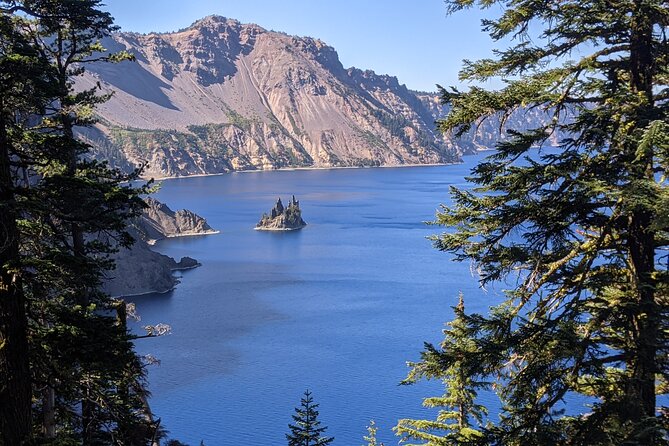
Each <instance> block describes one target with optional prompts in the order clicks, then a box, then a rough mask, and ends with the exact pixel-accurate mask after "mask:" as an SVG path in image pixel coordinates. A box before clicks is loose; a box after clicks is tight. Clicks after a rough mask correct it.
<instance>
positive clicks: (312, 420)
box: [286, 390, 334, 446]
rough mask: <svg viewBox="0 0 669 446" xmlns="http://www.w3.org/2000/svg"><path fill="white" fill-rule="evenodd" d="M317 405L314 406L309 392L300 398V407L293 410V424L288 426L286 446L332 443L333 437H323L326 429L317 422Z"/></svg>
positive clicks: (314, 445) (316, 445)
mask: <svg viewBox="0 0 669 446" xmlns="http://www.w3.org/2000/svg"><path fill="white" fill-rule="evenodd" d="M317 409H318V404H314V399H313V398H312V397H311V392H309V390H307V391H305V392H304V397H303V398H301V406H300V407H296V408H295V413H296V415H293V420H294V421H295V424H289V425H288V427H289V428H290V434H286V439H287V440H288V446H320V445H326V444H330V443H332V441H333V440H334V437H323V436H321V434H322V433H323V432H325V431H326V430H327V427H325V426H323V427H321V422H320V421H319V420H318V410H317Z"/></svg>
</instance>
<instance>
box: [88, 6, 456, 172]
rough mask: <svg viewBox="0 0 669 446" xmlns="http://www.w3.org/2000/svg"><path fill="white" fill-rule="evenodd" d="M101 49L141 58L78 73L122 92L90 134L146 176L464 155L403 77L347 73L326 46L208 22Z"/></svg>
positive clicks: (116, 39)
mask: <svg viewBox="0 0 669 446" xmlns="http://www.w3.org/2000/svg"><path fill="white" fill-rule="evenodd" d="M103 43H104V45H105V46H106V47H107V48H108V49H109V50H122V49H125V50H128V51H130V52H131V53H134V54H135V55H136V58H137V62H135V63H130V62H128V63H121V64H93V65H92V66H91V67H90V68H89V69H88V71H87V73H86V74H85V76H83V77H82V78H81V81H80V82H81V84H82V87H90V86H93V85H96V84H97V83H98V82H99V83H100V85H102V87H103V89H104V90H116V93H115V94H114V96H113V97H112V98H111V99H110V100H109V101H108V102H106V103H104V104H101V105H100V106H99V107H98V113H99V114H100V118H101V120H100V123H99V124H98V126H97V127H96V128H95V129H94V130H93V131H88V132H87V134H86V136H87V138H88V139H89V140H90V142H92V143H93V144H94V145H95V147H98V150H99V151H100V156H104V157H105V158H106V159H112V162H113V163H114V164H115V165H118V166H119V167H123V168H127V167H128V166H138V165H140V164H142V163H148V167H147V170H146V171H145V175H147V176H158V177H164V176H179V175H193V174H208V173H220V172H227V171H233V170H252V169H276V168H282V167H332V166H379V165H402V164H424V163H446V162H453V161H456V160H458V157H459V152H458V148H457V147H456V146H455V145H454V144H452V143H451V142H450V141H448V140H446V139H444V138H443V137H442V135H441V134H440V133H438V132H437V131H436V130H435V125H434V122H433V121H434V116H433V114H432V113H431V111H430V110H429V108H427V107H425V105H424V104H423V102H421V100H420V99H419V98H418V96H417V95H416V93H414V92H412V91H410V90H408V89H407V88H406V87H405V86H404V85H401V84H400V83H399V82H398V80H397V78H395V77H392V76H381V75H377V74H375V73H374V72H372V71H362V70H358V69H355V68H351V69H344V67H343V66H342V64H341V62H340V61H339V57H338V55H337V52H336V51H335V50H334V49H333V48H332V47H330V46H328V45H326V44H325V43H323V42H322V41H320V40H318V39H313V38H309V37H295V36H289V35H286V34H283V33H279V32H273V31H267V30H265V29H263V28H261V27H259V26H257V25H252V24H241V23H239V22H237V21H235V20H230V19H226V18H224V17H219V16H210V17H206V18H204V19H202V20H199V21H197V22H195V23H194V24H193V25H192V26H190V27H189V28H187V29H184V30H181V31H178V32H175V33H163V34H148V35H141V34H134V33H119V34H115V35H114V36H113V38H111V39H107V41H105V42H103ZM114 151H115V153H116V154H115V155H113V156H112V152H114Z"/></svg>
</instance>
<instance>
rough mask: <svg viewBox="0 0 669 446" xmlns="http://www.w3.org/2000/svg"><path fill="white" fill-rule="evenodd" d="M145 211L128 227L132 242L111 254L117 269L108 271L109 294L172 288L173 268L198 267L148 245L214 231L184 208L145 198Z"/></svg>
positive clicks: (105, 285)
mask: <svg viewBox="0 0 669 446" xmlns="http://www.w3.org/2000/svg"><path fill="white" fill-rule="evenodd" d="M146 203H147V205H148V207H147V209H145V210H144V213H143V214H142V215H141V216H140V217H139V218H138V219H137V220H136V221H135V222H133V223H132V225H131V226H130V228H129V229H128V230H129V232H130V234H131V235H132V236H133V238H134V239H135V243H134V244H133V245H132V247H130V248H129V249H127V248H120V249H119V251H118V252H117V253H116V254H114V255H113V256H112V258H113V260H114V261H115V264H116V268H115V269H114V270H113V271H109V272H108V273H107V278H106V280H105V281H104V283H103V290H104V291H105V292H106V293H108V294H110V295H112V296H133V295H139V294H147V293H156V292H157V293H163V292H167V291H170V290H171V289H173V288H174V287H175V286H176V285H177V284H178V283H179V279H178V278H176V277H175V276H174V274H173V272H174V271H177V270H184V269H191V268H195V267H197V266H200V263H198V261H197V260H195V259H193V258H191V257H182V258H181V260H179V261H178V262H177V261H176V260H175V259H173V258H172V257H169V256H166V255H164V254H160V253H158V252H155V251H153V250H152V249H151V248H150V244H153V243H155V242H156V241H157V240H161V239H164V238H167V237H180V236H186V235H204V234H215V233H217V231H214V230H213V229H212V228H211V227H210V226H209V225H208V224H207V222H206V220H205V219H204V218H202V217H200V216H199V215H197V214H195V213H193V212H191V211H187V210H182V211H177V212H174V211H172V210H171V209H170V208H169V207H168V206H167V205H165V204H163V203H161V202H159V201H158V200H155V199H153V198H148V199H147V200H146Z"/></svg>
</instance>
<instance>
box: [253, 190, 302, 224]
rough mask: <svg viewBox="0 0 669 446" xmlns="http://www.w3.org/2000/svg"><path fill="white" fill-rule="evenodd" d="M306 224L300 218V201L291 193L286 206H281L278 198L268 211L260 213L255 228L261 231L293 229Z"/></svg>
mask: <svg viewBox="0 0 669 446" xmlns="http://www.w3.org/2000/svg"><path fill="white" fill-rule="evenodd" d="M306 225H307V223H306V222H305V221H304V220H302V211H301V210H300V202H299V201H297V200H296V199H295V195H293V197H292V199H291V200H290V201H289V202H288V206H287V207H284V206H283V203H281V198H279V199H278V200H277V201H276V204H275V205H274V207H273V208H272V210H271V211H270V213H269V214H263V215H262V218H261V219H260V221H259V222H258V224H257V225H256V227H255V229H257V230H261V231H293V230H296V229H302V228H304V227H305V226H306Z"/></svg>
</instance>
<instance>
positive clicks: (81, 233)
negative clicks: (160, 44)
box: [0, 0, 156, 445]
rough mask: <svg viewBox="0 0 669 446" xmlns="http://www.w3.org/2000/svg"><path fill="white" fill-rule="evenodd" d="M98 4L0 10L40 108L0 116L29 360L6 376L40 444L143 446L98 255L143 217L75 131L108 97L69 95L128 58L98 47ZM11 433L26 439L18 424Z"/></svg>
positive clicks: (136, 393)
mask: <svg viewBox="0 0 669 446" xmlns="http://www.w3.org/2000/svg"><path fill="white" fill-rule="evenodd" d="M100 6H101V2H100V1H95V0H79V1H58V0H38V1H30V2H28V1H2V2H0V13H1V15H0V18H2V20H3V25H4V23H5V21H6V22H7V23H9V24H11V30H12V32H14V33H15V34H17V35H18V36H20V37H21V39H22V42H23V43H24V44H25V46H26V47H28V48H29V50H30V51H29V52H30V55H31V57H33V58H34V59H35V60H37V61H38V62H39V63H40V67H41V70H40V71H39V75H37V74H35V75H34V76H33V77H31V78H28V79H29V80H32V81H33V83H35V82H37V81H38V80H39V81H41V84H40V85H39V89H37V88H35V91H34V93H35V94H33V96H29V97H31V98H33V99H34V98H41V99H42V100H41V105H42V107H41V109H40V108H38V107H37V106H36V105H33V106H32V108H31V109H23V108H20V107H17V106H16V104H10V105H9V106H8V107H7V108H3V112H5V113H6V114H5V115H3V116H11V118H12V119H11V120H7V121H3V124H5V123H6V122H11V123H12V124H13V126H12V135H13V138H14V139H13V140H12V142H13V145H12V146H11V149H12V152H11V153H10V157H9V158H10V160H11V164H12V170H11V171H10V175H9V179H8V180H7V182H11V188H10V189H7V190H9V191H10V192H12V193H13V194H14V195H13V201H10V202H9V204H10V205H12V206H14V209H10V210H12V211H13V212H11V213H8V214H4V213H3V217H5V216H11V217H12V218H13V221H14V222H15V223H14V224H15V227H16V228H17V229H18V232H17V234H15V235H16V237H15V238H14V239H13V243H15V245H14V248H12V249H13V251H12V252H13V253H16V252H17V250H16V249H15V247H16V243H20V255H19V256H18V258H17V259H15V260H16V261H15V262H14V263H13V264H12V265H11V267H12V268H13V269H12V271H13V272H15V273H14V274H15V276H16V277H18V278H19V279H21V281H18V280H15V281H14V283H17V284H20V285H21V287H20V291H21V292H22V293H23V296H24V298H26V300H27V302H28V305H29V310H30V311H29V312H24V315H23V318H20V317H16V318H15V319H16V323H17V324H18V323H23V324H24V325H27V326H28V333H27V334H28V335H29V340H30V341H31V344H30V350H29V351H26V350H27V348H24V351H22V358H21V359H23V360H24V361H28V360H29V361H30V362H29V363H30V370H29V371H26V370H25V369H23V368H20V367H17V368H16V369H15V370H13V371H12V372H13V373H14V374H15V375H17V376H18V375H20V376H21V379H23V380H24V381H23V382H24V383H25V382H27V383H28V384H27V385H28V389H29V388H30V382H31V381H32V382H33V389H34V401H37V402H38V403H36V404H35V405H34V407H33V408H34V409H35V411H34V412H35V415H37V417H35V418H36V419H35V420H34V421H35V425H34V429H33V432H32V433H31V434H32V436H33V437H38V438H40V437H41V438H40V440H39V441H41V442H75V443H80V444H84V445H90V444H112V443H113V444H124V445H144V444H147V443H148V442H149V441H150V439H151V437H152V436H154V431H155V430H156V426H154V425H153V423H152V422H151V419H150V416H147V408H146V404H145V403H146V390H145V388H144V382H143V375H144V371H143V366H142V364H141V362H140V360H139V358H138V357H137V355H136V354H135V353H134V351H133V346H132V342H131V341H132V336H131V335H130V333H129V332H128V330H127V327H126V325H125V303H124V302H122V301H117V300H113V299H110V298H109V296H106V295H105V294H104V293H102V292H101V291H100V284H101V280H102V277H103V274H104V273H105V271H106V270H108V269H109V268H111V267H112V266H113V265H112V263H111V262H110V261H109V258H108V255H109V254H110V253H112V252H114V250H115V249H117V246H128V245H129V244H130V243H131V242H132V239H131V238H130V236H129V234H128V233H127V231H126V225H127V220H128V219H129V218H132V217H134V216H135V215H137V213H138V212H139V211H140V209H141V208H142V206H143V203H142V201H141V200H140V198H139V194H140V193H144V192H146V190H147V189H146V188H145V187H140V188H135V187H133V186H132V185H131V184H132V183H131V182H132V181H133V180H134V179H136V178H137V175H138V172H134V173H132V174H130V175H126V174H122V173H121V172H119V171H117V170H114V169H110V168H108V166H107V165H106V164H105V163H101V162H97V161H94V160H92V159H91V157H90V154H89V153H88V152H89V147H88V146H87V145H86V144H83V143H82V142H81V141H80V140H79V139H78V138H77V136H76V133H75V131H74V130H75V127H76V126H81V125H88V124H91V123H92V122H93V120H94V115H93V108H94V107H95V105H96V104H98V103H100V102H101V101H103V100H105V98H106V97H105V96H104V95H101V96H100V95H98V93H97V91H96V89H95V88H93V89H91V90H84V91H81V90H75V88H74V79H75V78H76V77H77V76H79V75H81V74H82V73H83V72H84V70H85V66H86V64H87V63H89V62H91V61H120V60H123V59H127V58H128V56H127V55H126V54H108V53H106V52H105V50H104V48H102V46H101V45H100V43H99V41H100V39H101V38H103V37H104V36H106V35H108V34H109V33H110V32H111V31H113V30H114V29H115V28H114V27H113V20H112V18H111V16H110V15H109V14H108V13H105V12H103V11H101V10H100V9H99V8H100ZM4 43H5V40H4V39H3V44H4ZM5 48H7V46H5ZM19 56H21V54H19ZM22 56H23V59H19V58H16V57H13V58H11V59H10V58H7V60H11V61H13V62H14V65H18V64H17V62H22V63H23V62H26V61H25V60H24V59H26V56H25V55H22ZM4 60H5V59H3V62H4ZM20 66H23V67H29V64H27V63H23V65H20ZM2 68H4V66H3V67H2ZM13 70H14V72H16V74H17V78H18V79H25V74H24V73H23V72H21V71H16V67H13ZM21 75H23V77H22V78H21V77H18V76H21ZM10 79H11V78H10V77H3V78H2V81H5V80H10ZM26 83H28V82H24V84H26ZM7 85H9V84H7ZM3 87H4V85H3ZM7 98H8V99H11V97H10V96H7ZM5 110H8V111H5ZM26 116H27V118H29V119H19V118H23V117H26ZM4 128H7V127H4ZM2 149H5V147H4V146H3V148H2ZM5 180H6V178H5V177H3V178H2V181H5ZM3 198H4V197H3ZM16 203H18V205H17V204H16ZM3 205H4V203H3ZM10 228H11V227H10ZM3 266H4V264H3ZM3 271H4V269H3ZM3 279H4V276H3ZM114 313H116V314H117V317H114V316H113V314H114ZM26 318H27V320H26ZM0 330H2V328H0ZM3 335H4V332H3ZM16 339H17V337H16V336H14V338H13V342H16ZM19 339H20V338H19ZM24 347H25V345H24ZM2 353H4V351H3V352H2ZM1 362H2V360H1V359H0V363H1ZM2 365H3V364H0V371H3V370H2ZM2 397H3V401H4V395H2ZM23 401H24V403H25V399H24V400H23ZM27 402H28V412H26V411H25V410H24V411H23V414H24V417H25V414H26V413H27V414H28V416H29V415H30V412H29V409H30V391H28V397H27ZM3 409H5V407H3ZM9 410H11V408H7V412H8V413H9ZM3 417H4V414H3ZM4 420H9V421H10V422H11V418H3V421H4ZM29 422H30V419H29V418H28V423H29ZM10 427H12V429H13V430H14V431H18V430H19V426H14V425H11V426H10ZM0 428H1V429H2V433H3V436H5V438H6V440H5V444H8V445H9V444H20V441H17V440H16V438H18V437H17V436H16V434H12V433H11V432H9V430H8V429H7V430H6V429H5V427H4V426H2V425H0ZM20 429H21V437H22V439H25V438H26V435H27V433H26V431H25V423H23V425H22V426H21V427H20ZM9 434H11V435H12V436H11V437H9V436H7V435H9Z"/></svg>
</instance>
